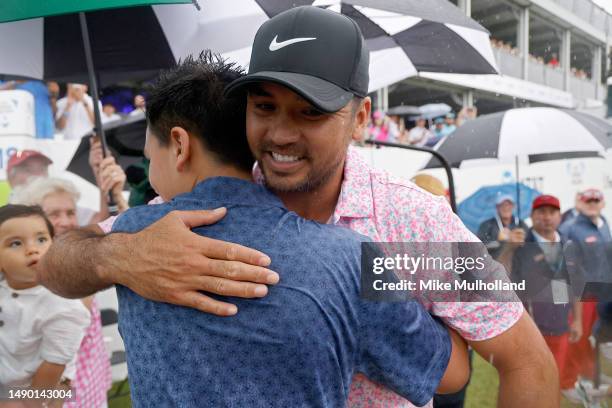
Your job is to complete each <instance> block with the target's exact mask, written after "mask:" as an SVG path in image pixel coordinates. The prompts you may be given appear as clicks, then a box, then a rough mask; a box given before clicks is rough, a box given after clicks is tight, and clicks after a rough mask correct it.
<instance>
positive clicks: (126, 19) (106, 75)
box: [0, 0, 204, 86]
mask: <svg viewBox="0 0 612 408" xmlns="http://www.w3.org/2000/svg"><path fill="white" fill-rule="evenodd" d="M191 1H192V0H147V1H145V0H109V1H101V0H97V1H94V0H89V1H76V0H71V1H62V2H23V1H18V0H9V1H2V2H0V22H2V21H9V20H13V19H20V20H22V21H13V22H4V23H2V24H0V55H10V56H11V58H2V59H0V73H1V74H4V75H12V76H18V77H26V78H34V79H50V80H56V81H59V82H78V83H87V82H89V76H88V71H87V64H86V55H85V50H84V47H83V39H82V35H81V24H80V19H79V14H78V13H77V11H79V10H83V9H84V10H94V9H95V8H96V7H97V6H100V7H101V8H102V10H96V11H87V12H86V13H85V16H86V21H87V28H88V32H89V37H90V46H91V51H92V59H93V63H94V66H95V72H96V77H97V80H98V81H99V85H101V86H106V85H110V84H114V83H117V82H120V81H123V80H128V79H149V78H153V77H154V76H156V75H157V74H158V72H159V70H160V69H163V68H168V67H170V66H173V65H174V64H175V63H176V61H177V60H178V59H179V58H181V57H183V56H184V55H182V54H180V55H177V54H176V53H175V50H174V49H173V45H174V44H172V40H170V39H169V38H168V37H167V35H166V33H172V34H173V37H178V35H176V33H177V32H178V31H179V30H180V28H179V26H180V25H181V23H182V21H180V20H178V19H174V18H172V16H173V13H174V12H175V11H172V9H173V8H180V9H182V10H180V12H183V13H194V11H196V8H195V7H194V6H193V5H192V4H191ZM156 3H190V4H178V5H171V6H168V5H160V6H152V5H150V4H156ZM142 4H149V5H146V6H143V5H142ZM33 5H36V6H37V7H33ZM79 6H80V7H79ZM128 6H129V7H128ZM133 6H136V7H133ZM110 7H124V8H121V9H116V8H110ZM64 12H65V13H72V14H61V15H58V14H59V13H64ZM44 15H48V16H47V17H38V18H32V17H37V16H44ZM25 18H31V19H29V20H23V19H25ZM109 22H112V23H109ZM16 38H17V39H19V41H15V39H16ZM203 44H204V43H200V48H204V46H203Z"/></svg>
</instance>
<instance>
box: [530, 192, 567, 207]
mask: <svg viewBox="0 0 612 408" xmlns="http://www.w3.org/2000/svg"><path fill="white" fill-rule="evenodd" d="M546 206H548V207H554V208H556V209H557V210H560V209H561V203H560V202H559V199H558V198H557V197H555V196H552V195H549V194H543V195H541V196H538V197H536V199H535V200H533V203H532V204H531V210H532V211H533V210H536V209H538V208H540V207H546Z"/></svg>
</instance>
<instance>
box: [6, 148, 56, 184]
mask: <svg viewBox="0 0 612 408" xmlns="http://www.w3.org/2000/svg"><path fill="white" fill-rule="evenodd" d="M52 163H53V162H52V161H51V159H50V158H48V157H47V156H45V155H44V154H42V153H41V152H38V151H36V150H21V151H18V152H15V153H14V154H12V155H11V156H10V157H9V160H8V163H7V165H6V177H7V180H8V182H9V185H10V186H11V188H12V189H14V188H15V187H19V186H23V185H25V184H26V183H27V182H28V180H30V179H32V178H34V177H49V165H50V164H52Z"/></svg>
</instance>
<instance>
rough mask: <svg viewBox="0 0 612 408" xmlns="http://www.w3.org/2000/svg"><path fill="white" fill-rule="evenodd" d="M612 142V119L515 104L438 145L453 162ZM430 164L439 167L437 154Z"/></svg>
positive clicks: (572, 151)
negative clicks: (606, 119)
mask: <svg viewBox="0 0 612 408" xmlns="http://www.w3.org/2000/svg"><path fill="white" fill-rule="evenodd" d="M611 147H612V125H611V124H610V123H608V122H606V121H605V120H603V119H600V118H596V117H594V116H591V115H589V114H586V113H581V112H576V111H572V110H565V109H555V108H521V109H510V110H508V111H505V112H498V113H493V114H489V115H483V116H480V117H478V118H477V119H474V120H470V121H467V122H466V123H464V124H463V125H462V126H460V127H459V128H457V130H455V132H453V133H452V134H451V135H449V136H448V137H446V139H445V140H444V141H442V142H441V143H440V145H439V146H438V148H437V150H438V152H439V153H441V154H442V155H443V156H444V157H445V158H446V159H447V160H448V161H449V163H450V164H451V166H453V167H459V166H460V165H461V163H462V162H464V161H466V160H471V159H487V158H489V159H502V160H504V159H505V160H513V159H515V158H518V157H527V158H528V159H529V162H530V163H534V162H538V161H546V160H558V159H565V158H577V157H593V156H598V155H599V152H602V151H605V150H607V149H609V148H611ZM425 167H426V168H432V167H440V163H439V161H438V160H437V159H432V160H430V161H429V163H427V165H426V166H425Z"/></svg>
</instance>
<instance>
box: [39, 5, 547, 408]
mask: <svg viewBox="0 0 612 408" xmlns="http://www.w3.org/2000/svg"><path fill="white" fill-rule="evenodd" d="M307 9H309V10H310V9H311V8H310V7H308V8H307ZM312 9H313V10H317V11H316V13H318V15H317V16H316V17H313V19H312V20H311V21H307V22H304V27H303V28H302V29H301V30H302V31H300V32H303V33H308V37H312V38H315V37H316V38H317V40H314V39H313V40H309V41H303V42H300V43H295V44H291V45H287V46H285V47H283V48H281V49H279V50H277V51H270V50H269V44H270V43H271V42H272V41H273V39H274V36H275V35H278V37H279V38H283V35H284V34H283V33H285V32H286V30H287V23H286V21H284V20H283V19H282V17H283V14H281V15H279V16H276V17H274V18H272V19H270V20H269V21H268V22H266V23H265V24H264V25H262V27H261V28H260V29H259V32H258V34H257V35H256V37H255V44H254V46H253V53H252V56H251V63H250V65H249V67H250V69H251V70H252V75H248V76H247V77H245V78H246V79H245V81H247V82H249V83H250V84H253V83H258V84H259V85H258V86H257V87H255V88H252V87H250V88H248V89H249V90H250V92H249V93H248V95H247V96H246V99H247V108H246V135H247V139H248V142H249V146H250V147H251V151H252V152H253V154H254V156H255V158H256V159H257V166H256V168H255V169H254V170H253V178H254V180H255V181H257V182H258V183H265V185H266V186H268V188H270V189H271V190H272V191H273V192H275V193H276V194H277V195H278V197H279V198H280V199H281V200H282V202H283V204H284V205H285V206H286V207H287V208H288V209H289V210H292V211H295V212H296V213H297V214H299V215H300V216H302V217H304V218H306V219H309V220H314V221H318V222H322V223H331V224H335V225H339V226H343V227H346V228H350V229H352V230H354V231H356V232H359V233H362V234H364V235H366V236H369V237H370V238H371V239H373V240H374V241H378V242H478V240H477V238H476V237H475V236H474V235H473V234H471V233H470V232H469V230H468V229H467V228H466V227H465V226H464V225H463V224H462V223H461V222H460V220H459V219H458V218H457V217H456V215H454V214H453V213H452V211H451V210H450V208H449V206H448V203H447V202H446V201H445V200H444V199H442V198H435V197H433V196H432V195H431V194H429V193H426V192H424V191H422V190H421V189H416V188H414V187H413V184H412V183H410V182H409V181H407V180H403V179H398V178H395V177H392V176H390V175H389V174H387V173H386V172H384V171H380V170H375V169H373V168H371V167H370V166H369V165H368V164H367V162H366V161H365V159H364V158H362V157H361V156H360V155H359V153H358V152H357V151H356V150H355V149H354V148H352V147H350V146H349V142H350V140H351V139H352V138H358V137H359V135H360V133H361V131H362V130H363V127H364V125H365V123H366V122H367V117H368V116H369V115H370V108H371V100H370V99H369V98H368V97H367V93H368V77H367V71H368V70H367V66H368V63H367V58H368V57H367V56H368V54H367V51H366V50H365V47H363V41H364V40H363V37H362V36H361V35H360V34H359V30H358V28H357V26H356V25H354V23H351V27H350V30H344V29H342V30H341V31H339V32H341V33H342V35H334V36H332V37H330V36H329V35H324V33H322V32H319V31H316V32H315V31H314V30H323V29H326V28H328V27H330V26H333V27H338V30H340V27H345V25H344V23H343V24H340V25H336V23H337V19H338V18H344V17H343V16H342V15H340V14H337V13H334V12H332V11H328V10H321V9H318V8H312ZM294 10H298V11H299V10H304V9H303V8H299V9H294ZM302 16H303V17H301V18H300V19H299V20H297V19H292V23H291V24H290V25H289V26H290V27H292V29H293V27H295V26H296V24H297V23H296V22H297V21H300V24H301V23H302V22H303V20H302V18H306V17H308V16H310V14H309V13H308V14H307V13H304V14H303V15H302ZM329 21H332V23H331V24H327V22H329ZM348 21H350V20H348ZM277 24H278V25H277ZM300 27H302V26H301V25H300ZM270 30H272V31H274V32H273V33H272V32H270ZM321 35H324V37H321V38H325V39H326V40H325V41H323V40H321V39H319V37H320V36H321ZM287 38H289V34H287ZM328 38H329V40H327V39H328ZM332 38H333V41H332ZM349 40H350V42H351V44H347V43H348V42H349ZM334 50H354V52H356V53H357V54H356V55H353V56H352V57H350V58H345V57H344V56H345V55H346V54H345V53H344V52H335V51H334ZM306 51H308V52H306ZM279 53H280V54H279ZM321 53H325V55H330V56H332V57H333V58H334V61H333V63H332V62H330V60H329V59H326V60H324V61H323V60H321V58H318V57H317V55H321ZM278 55H280V56H282V58H281V59H280V61H281V63H280V64H279V65H277V66H275V67H271V66H269V64H270V59H274V58H275V56H278ZM286 64H290V65H291V66H290V67H289V66H286ZM330 67H334V70H333V72H331V71H332V70H330ZM340 71H341V72H342V74H341V75H338V76H334V73H335V72H340ZM262 73H263V74H262ZM314 73H316V75H314ZM283 78H284V79H283ZM298 78H305V80H306V82H303V81H300V80H298ZM335 81H343V82H341V83H342V85H343V86H342V87H339V86H338V85H336V83H335ZM349 81H350V82H349ZM308 84H310V85H313V86H312V87H310V86H309V85H308ZM239 85H246V84H245V83H243V82H237V83H235V84H233V85H232V86H230V87H229V88H228V90H227V91H228V92H239V91H240V90H241V89H244V88H243V87H242V86H239ZM251 86H253V85H251ZM317 90H321V95H328V96H329V97H327V98H326V99H321V98H319V97H317V95H319V94H318V92H317ZM332 95H333V96H334V97H333V98H332V97H331V96H332ZM197 103H201V102H197ZM197 103H195V104H194V105H197ZM226 126H227V124H225V127H226ZM225 133H227V131H225ZM231 211H232V210H231V209H229V210H228V211H227V212H226V211H225V210H221V211H218V212H210V211H206V210H202V211H198V212H171V213H169V214H168V215H166V216H164V217H163V218H161V219H160V220H158V221H156V222H154V223H153V224H151V225H150V226H149V227H147V228H146V229H144V230H142V231H140V232H138V233H136V234H135V235H132V234H123V233H113V234H108V235H104V234H103V231H104V230H108V228H109V224H111V223H112V220H110V221H109V222H107V223H102V224H101V225H99V226H98V227H90V228H87V229H81V230H77V231H72V232H69V233H67V234H65V235H64V236H62V237H61V238H60V239H58V240H57V242H56V243H54V245H53V247H52V249H51V250H50V251H49V253H48V254H47V256H45V259H44V262H43V263H42V265H41V267H40V269H39V277H40V279H41V281H42V282H44V284H45V285H48V286H49V287H50V288H53V290H55V291H57V292H58V293H61V294H63V295H64V296H73V297H74V296H77V297H78V296H86V295H88V294H91V293H93V292H95V291H97V290H101V289H103V288H105V287H108V286H109V285H111V284H113V283H118V284H120V285H123V286H125V287H127V288H130V290H132V291H134V292H135V293H138V294H139V295H141V296H144V297H145V298H148V299H151V300H158V301H163V302H167V303H172V304H177V305H181V306H187V307H189V308H193V309H197V310H199V311H202V312H206V313H213V314H215V315H220V316H228V315H235V314H236V313H238V314H240V313H243V312H244V310H248V306H246V305H245V304H244V303H240V305H241V307H240V312H238V308H237V307H236V305H235V304H232V303H230V302H226V301H224V299H219V298H217V297H215V296H214V295H213V296H210V295H209V294H211V293H212V294H218V295H225V296H228V295H229V296H235V297H236V298H245V297H246V298H249V297H264V296H265V295H266V293H268V291H270V293H272V291H274V290H276V289H277V288H276V287H272V288H270V289H269V288H268V287H267V286H266V285H265V284H274V283H275V282H277V279H278V274H276V273H274V272H273V271H271V270H268V269H265V268H262V267H265V266H269V265H270V258H269V257H267V256H265V255H263V254H262V253H261V252H259V251H255V250H253V249H251V248H246V247H244V246H240V245H236V244H232V243H230V242H222V241H219V240H210V239H208V238H206V237H202V236H199V235H198V234H194V233H192V232H191V231H190V228H191V227H194V228H195V227H197V226H201V225H206V224H210V223H212V222H216V221H219V220H220V219H222V218H223V216H224V214H230V213H231ZM220 224H221V225H227V224H224V221H223V220H221V222H220ZM162 237H163V239H162ZM298 248H299V247H298ZM292 251H294V248H293V247H292V248H287V249H286V250H283V251H281V254H280V258H281V259H282V258H283V257H286V256H288V255H289V254H291V253H292ZM228 255H229V256H228ZM168 259H172V260H173V262H171V263H170V262H167V260H168ZM275 259H276V258H275ZM228 268H231V278H230V279H228V277H229V276H228V275H227V273H226V272H227V271H228V270H229V269H228ZM145 276H146V278H145ZM202 290H204V291H207V293H202V292H201V291H202ZM264 301H265V298H264ZM231 302H234V299H232V300H231ZM241 302H242V301H241ZM254 303H256V302H254ZM246 304H247V305H248V302H247V303H246ZM423 304H424V305H425V306H426V307H427V308H428V310H430V311H431V313H433V314H434V315H436V316H439V317H440V318H441V319H443V321H444V322H445V323H446V324H447V325H449V326H450V327H452V328H453V329H455V330H457V331H458V332H459V334H460V335H461V336H462V337H464V339H466V340H467V341H468V342H469V343H470V345H471V346H472V347H473V348H474V350H476V351H477V352H478V353H480V354H481V355H482V356H484V358H485V359H487V360H490V361H492V362H493V364H494V365H495V367H496V368H497V370H498V373H499V378H500V390H499V398H500V400H501V401H504V404H506V405H507V406H509V407H524V406H535V405H538V406H546V407H554V406H558V405H559V401H558V378H557V372H556V367H555V362H554V359H553V357H552V354H551V353H550V351H549V350H548V347H547V346H546V343H545V342H544V340H543V339H542V337H541V334H540V333H539V331H538V330H537V328H536V327H535V325H534V324H533V322H532V320H531V318H530V317H529V316H528V314H526V313H524V309H523V306H522V304H521V303H520V302H511V303H503V304H500V303H496V302H481V303H478V304H475V303H466V302H464V303H448V302H429V301H425V300H423ZM234 351H243V350H242V348H237V349H235V350H234ZM373 404H374V405H387V406H396V407H400V406H401V407H408V406H411V405H410V403H409V402H408V401H406V400H405V399H403V398H402V397H401V396H399V395H397V393H396V392H394V391H392V390H390V389H388V388H385V387H384V386H383V385H381V384H380V383H379V382H378V383H377V382H375V381H374V382H373V381H371V380H368V379H367V378H366V377H365V376H363V375H356V376H355V377H354V378H353V381H352V383H351V393H350V394H349V406H351V407H359V406H368V405H370V406H371V405H373Z"/></svg>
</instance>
